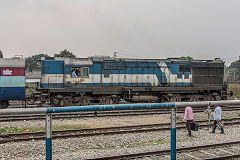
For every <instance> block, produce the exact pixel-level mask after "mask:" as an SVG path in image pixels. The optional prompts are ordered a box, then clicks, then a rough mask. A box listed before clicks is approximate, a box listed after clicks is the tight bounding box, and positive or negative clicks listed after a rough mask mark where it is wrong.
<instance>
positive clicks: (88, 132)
mask: <svg viewBox="0 0 240 160" xmlns="http://www.w3.org/2000/svg"><path fill="white" fill-rule="evenodd" d="M196 122H197V123H198V124H199V128H204V127H210V126H212V124H208V121H207V120H204V121H196ZM239 124H240V118H232V119H224V125H239ZM169 126H170V123H164V124H149V125H136V126H123V127H107V128H91V129H78V130H61V131H53V136H52V137H53V139H57V138H70V137H83V136H97V135H113V134H126V133H141V132H153V131H166V130H169V131H170V127H169ZM183 128H184V129H185V128H186V126H185V123H184V122H178V123H177V129H183ZM44 139H45V132H28V133H17V134H0V143H7V142H19V141H29V140H44Z"/></svg>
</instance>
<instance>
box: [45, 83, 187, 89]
mask: <svg viewBox="0 0 240 160" xmlns="http://www.w3.org/2000/svg"><path fill="white" fill-rule="evenodd" d="M100 86H127V87H133V86H137V87H155V86H152V84H151V83H70V84H64V83H42V84H41V87H42V88H91V87H100ZM168 86H170V87H174V86H177V87H183V86H184V87H185V86H186V87H188V86H191V83H180V82H179V83H170V84H168ZM158 87H161V84H160V86H158Z"/></svg>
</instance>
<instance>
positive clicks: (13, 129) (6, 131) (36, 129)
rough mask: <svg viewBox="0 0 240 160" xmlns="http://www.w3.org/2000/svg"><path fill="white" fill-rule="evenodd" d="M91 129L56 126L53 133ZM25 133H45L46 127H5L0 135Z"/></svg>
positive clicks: (0, 131) (1, 129)
mask: <svg viewBox="0 0 240 160" xmlns="http://www.w3.org/2000/svg"><path fill="white" fill-rule="evenodd" d="M85 128H90V127H89V126H81V125H55V126H53V131H58V130H73V129H85ZM24 132H45V127H40V126H39V127H29V128H27V127H5V128H0V134H10V133H24Z"/></svg>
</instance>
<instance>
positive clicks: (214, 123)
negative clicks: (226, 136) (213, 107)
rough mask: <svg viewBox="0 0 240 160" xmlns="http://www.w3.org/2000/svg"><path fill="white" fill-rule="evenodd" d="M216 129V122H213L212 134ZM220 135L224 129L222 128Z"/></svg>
mask: <svg viewBox="0 0 240 160" xmlns="http://www.w3.org/2000/svg"><path fill="white" fill-rule="evenodd" d="M216 128H217V121H216V120H214V122H213V129H212V133H215V130H216ZM221 133H224V129H223V127H222V128H221Z"/></svg>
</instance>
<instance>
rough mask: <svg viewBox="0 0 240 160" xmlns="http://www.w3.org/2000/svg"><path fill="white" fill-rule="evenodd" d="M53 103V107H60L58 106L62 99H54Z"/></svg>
mask: <svg viewBox="0 0 240 160" xmlns="http://www.w3.org/2000/svg"><path fill="white" fill-rule="evenodd" d="M52 103H53V105H54V106H55V107H58V106H59V105H60V99H57V98H54V99H53V100H52Z"/></svg>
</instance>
